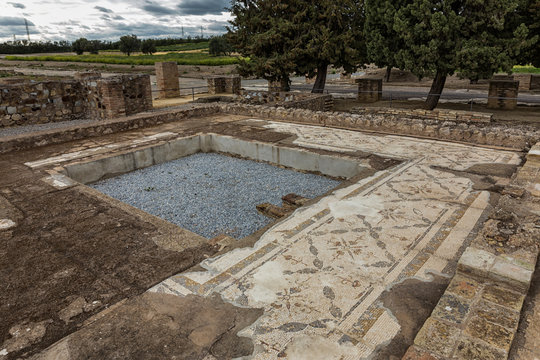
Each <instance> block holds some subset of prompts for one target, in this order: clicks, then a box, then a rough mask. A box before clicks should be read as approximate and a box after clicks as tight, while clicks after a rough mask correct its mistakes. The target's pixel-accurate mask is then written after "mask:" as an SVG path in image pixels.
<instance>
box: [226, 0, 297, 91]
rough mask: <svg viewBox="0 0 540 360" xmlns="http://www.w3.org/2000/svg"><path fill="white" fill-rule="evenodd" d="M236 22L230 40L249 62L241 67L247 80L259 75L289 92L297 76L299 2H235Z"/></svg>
mask: <svg viewBox="0 0 540 360" xmlns="http://www.w3.org/2000/svg"><path fill="white" fill-rule="evenodd" d="M229 10H230V12H231V13H232V15H233V17H234V18H233V20H231V21H230V23H231V25H232V26H231V27H229V28H228V40H229V42H230V43H231V44H232V45H233V47H234V48H235V49H236V50H237V51H238V52H239V53H240V54H241V55H242V56H243V57H245V58H247V59H246V60H244V61H241V62H240V64H239V73H240V74H241V75H243V76H247V75H255V76H258V77H261V78H264V79H267V80H269V81H272V82H279V83H281V89H282V90H289V88H290V77H289V74H291V73H293V72H295V70H296V69H297V66H296V61H295V60H296V56H297V53H298V51H299V50H298V49H297V48H296V38H297V34H298V26H297V24H296V23H295V22H294V17H295V16H297V13H298V10H299V6H298V4H297V1H295V0H292V1H286V2H285V1H280V0H233V1H232V5H231V7H230V9H229Z"/></svg>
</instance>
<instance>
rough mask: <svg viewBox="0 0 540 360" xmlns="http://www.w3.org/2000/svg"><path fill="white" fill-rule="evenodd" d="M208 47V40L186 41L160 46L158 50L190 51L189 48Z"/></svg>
mask: <svg viewBox="0 0 540 360" xmlns="http://www.w3.org/2000/svg"><path fill="white" fill-rule="evenodd" d="M204 49H208V41H203V42H199V43H186V44H176V45H165V46H158V47H157V51H189V50H204Z"/></svg>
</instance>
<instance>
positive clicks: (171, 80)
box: [155, 61, 180, 99]
mask: <svg viewBox="0 0 540 360" xmlns="http://www.w3.org/2000/svg"><path fill="white" fill-rule="evenodd" d="M155 66H156V83H157V87H158V90H159V98H160V99H167V98H175V97H179V96H180V84H179V82H178V64H177V63H176V62H175V61H166V62H157V63H156V64H155Z"/></svg>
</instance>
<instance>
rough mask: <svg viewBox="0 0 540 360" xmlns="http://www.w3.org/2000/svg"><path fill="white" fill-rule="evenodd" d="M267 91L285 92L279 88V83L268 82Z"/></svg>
mask: <svg viewBox="0 0 540 360" xmlns="http://www.w3.org/2000/svg"><path fill="white" fill-rule="evenodd" d="M268 91H271V92H280V91H285V89H283V88H282V87H281V81H268Z"/></svg>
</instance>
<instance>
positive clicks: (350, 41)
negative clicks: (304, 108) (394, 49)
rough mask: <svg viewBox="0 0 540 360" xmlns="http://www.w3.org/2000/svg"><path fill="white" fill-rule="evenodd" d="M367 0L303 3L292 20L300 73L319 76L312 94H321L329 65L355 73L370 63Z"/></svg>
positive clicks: (321, 0) (298, 71)
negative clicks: (361, 66)
mask: <svg viewBox="0 0 540 360" xmlns="http://www.w3.org/2000/svg"><path fill="white" fill-rule="evenodd" d="M363 3H364V0H341V1H333V0H319V1H313V2H312V1H300V2H299V9H300V11H299V12H298V13H297V14H295V16H294V17H293V21H294V22H295V23H297V27H298V28H299V31H298V33H297V39H296V47H297V49H296V53H297V56H296V63H297V71H296V72H297V73H300V74H307V75H308V76H313V75H315V74H316V75H317V77H316V78H315V83H314V84H313V89H312V92H314V93H322V92H323V90H324V87H325V84H326V74H327V71H328V66H329V65H334V66H335V67H343V68H344V70H345V71H346V72H348V73H352V72H354V71H355V70H356V69H357V68H358V66H360V65H364V63H365V61H366V60H367V56H366V50H365V41H364V33H363V23H364V12H363Z"/></svg>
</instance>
